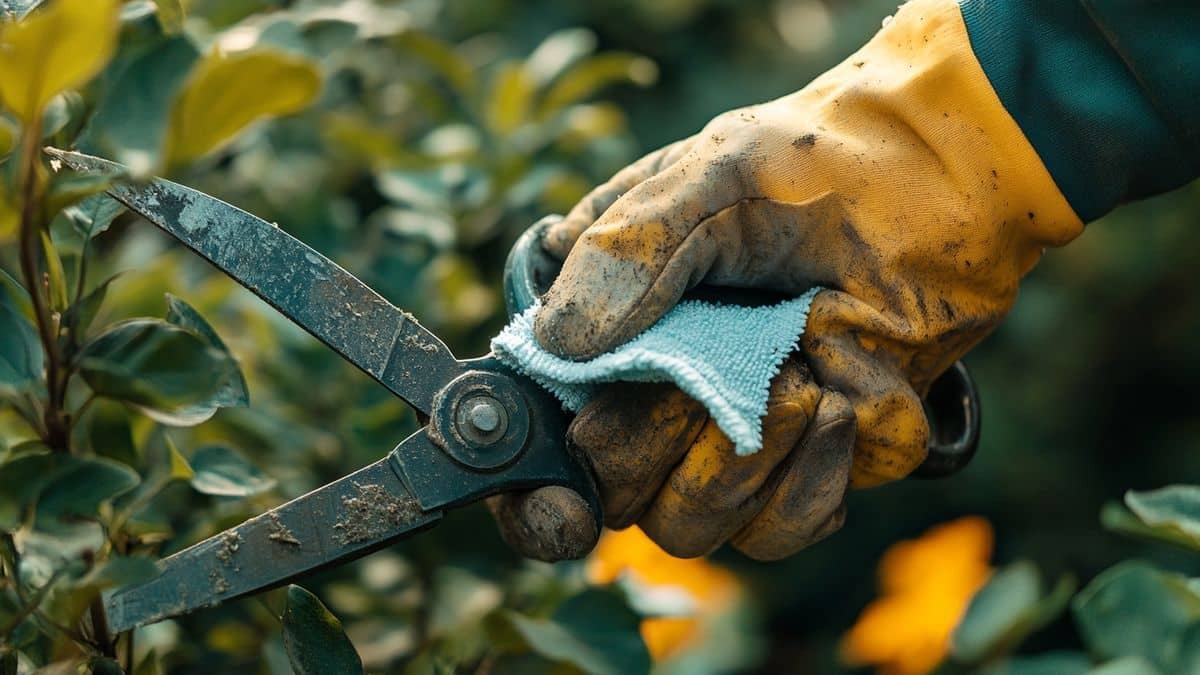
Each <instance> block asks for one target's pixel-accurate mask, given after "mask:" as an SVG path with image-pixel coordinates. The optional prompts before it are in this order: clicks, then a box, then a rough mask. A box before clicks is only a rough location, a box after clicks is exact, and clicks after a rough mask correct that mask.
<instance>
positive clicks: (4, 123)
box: [0, 115, 20, 158]
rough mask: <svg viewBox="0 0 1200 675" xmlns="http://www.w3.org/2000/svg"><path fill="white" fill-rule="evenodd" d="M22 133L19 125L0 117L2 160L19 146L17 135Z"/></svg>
mask: <svg viewBox="0 0 1200 675" xmlns="http://www.w3.org/2000/svg"><path fill="white" fill-rule="evenodd" d="M18 133H20V132H19V131H18V129H17V125H16V124H14V123H13V122H12V121H11V120H9V119H8V118H7V117H5V116H3V115H0V158H3V157H4V156H5V155H7V154H9V153H10V152H12V151H13V148H15V147H16V145H17V135H18Z"/></svg>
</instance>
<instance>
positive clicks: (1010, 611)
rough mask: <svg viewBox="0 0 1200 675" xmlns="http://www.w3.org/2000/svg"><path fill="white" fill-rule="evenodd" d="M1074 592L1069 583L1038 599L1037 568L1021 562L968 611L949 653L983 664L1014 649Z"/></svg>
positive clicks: (1064, 581) (997, 576)
mask: <svg viewBox="0 0 1200 675" xmlns="http://www.w3.org/2000/svg"><path fill="white" fill-rule="evenodd" d="M1074 592H1075V582H1074V581H1073V580H1072V579H1070V578H1065V577H1064V578H1063V579H1061V580H1059V582H1058V584H1057V585H1056V586H1055V587H1054V590H1053V591H1051V593H1050V594H1049V595H1048V596H1046V597H1043V596H1042V578H1041V574H1040V573H1039V572H1038V569H1037V567H1035V566H1034V565H1033V563H1031V562H1028V561H1020V562H1016V563H1013V564H1012V565H1009V566H1008V567H1005V568H1004V569H1002V570H1000V571H999V572H996V573H995V574H994V575H993V576H992V578H991V579H990V580H989V581H988V583H987V585H986V586H984V587H983V588H982V589H980V591H979V592H978V593H976V594H975V597H974V598H972V599H971V604H970V605H969V606H968V607H967V612H966V614H965V615H964V616H963V618H962V621H960V622H959V624H958V627H957V628H956V629H955V631H954V635H953V638H952V642H951V652H952V654H953V656H954V658H955V659H956V660H958V661H961V662H965V663H983V662H986V661H990V660H992V659H994V658H996V657H997V656H1000V655H1003V654H1006V653H1009V652H1011V651H1012V650H1014V649H1016V647H1017V645H1019V644H1020V643H1021V641H1022V640H1024V639H1025V638H1026V637H1027V636H1028V635H1029V634H1030V633H1032V632H1034V631H1035V630H1037V629H1038V628H1041V627H1042V626H1044V625H1046V624H1047V623H1049V622H1050V621H1051V620H1053V619H1054V618H1055V617H1056V616H1058V615H1059V614H1060V613H1062V611H1063V610H1064V609H1065V608H1066V606H1067V604H1068V603H1069V602H1070V600H1071V594H1072V593H1074Z"/></svg>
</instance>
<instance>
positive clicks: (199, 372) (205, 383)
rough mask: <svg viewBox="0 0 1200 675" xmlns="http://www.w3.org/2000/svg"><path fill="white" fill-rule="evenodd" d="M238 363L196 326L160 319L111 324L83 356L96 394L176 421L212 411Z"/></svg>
mask: <svg viewBox="0 0 1200 675" xmlns="http://www.w3.org/2000/svg"><path fill="white" fill-rule="evenodd" d="M236 367H237V364H236V363H234V362H233V361H232V359H230V358H228V357H227V356H226V355H224V354H221V353H220V352H219V351H217V350H216V349H213V348H212V347H210V346H209V345H208V343H207V342H206V341H205V340H204V339H203V338H201V337H199V336H197V335H196V334H195V333H193V332H192V331H189V330H186V329H184V328H180V327H179V326H176V325H173V324H170V323H167V322H165V321H159V320H156V319H135V320H132V321H125V322H121V323H118V324H115V325H113V326H110V327H109V328H108V329H107V330H105V331H104V332H103V333H101V334H100V335H98V336H96V337H95V338H94V339H93V340H91V341H90V342H88V343H87V344H86V345H85V346H84V347H83V349H82V350H81V352H80V356H79V372H80V374H81V375H82V376H83V379H84V380H85V381H86V382H87V383H88V386H90V387H91V388H92V390H93V391H94V392H96V394H98V395H100V396H104V397H106V398H111V399H115V400H118V401H124V402H125V403H129V404H131V405H133V406H135V407H137V408H138V409H139V410H141V411H142V412H143V413H144V414H146V415H147V416H149V417H151V418H152V419H155V420H157V421H159V422H161V423H163V424H167V425H172V426H190V425H195V424H199V423H200V422H203V421H204V420H206V419H208V418H210V417H212V415H213V413H215V412H216V410H217V408H218V407H220V406H219V403H218V401H217V398H218V397H219V396H220V395H221V392H222V391H223V387H224V385H225V383H226V382H227V381H228V380H229V378H230V377H231V375H230V371H231V370H233V369H235V368H236Z"/></svg>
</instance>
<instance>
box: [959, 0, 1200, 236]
mask: <svg viewBox="0 0 1200 675" xmlns="http://www.w3.org/2000/svg"><path fill="white" fill-rule="evenodd" d="M959 5H960V7H961V9H962V14H963V20H964V22H965V23H966V26H967V33H968V35H969V36H970V40H971V48H972V49H973V50H974V52H975V56H976V58H977V59H978V60H979V63H980V65H981V66H982V67H983V71H984V73H985V74H986V75H987V77H988V80H989V81H990V82H991V84H992V87H993V88H994V89H995V91H996V93H997V94H998V95H999V97H1000V101H1001V102H1002V103H1003V104H1004V107H1005V109H1006V110H1007V111H1008V112H1009V114H1010V115H1012V117H1013V119H1015V120H1016V122H1017V125H1018V126H1020V127H1021V130H1022V131H1023V132H1024V133H1025V136H1026V138H1028V139H1029V141H1030V143H1031V144H1032V145H1033V147H1034V149H1035V150H1036V151H1037V153H1038V155H1039V156H1040V157H1041V158H1042V161H1043V162H1044V163H1045V165H1046V168H1047V170H1049V172H1050V175H1051V176H1052V177H1053V178H1054V181H1055V183H1057V185H1058V187H1059V189H1060V190H1062V192H1063V194H1064V195H1065V196H1066V198H1067V201H1069V202H1070V204H1071V206H1072V207H1073V208H1074V209H1075V212H1076V213H1077V214H1078V215H1079V217H1080V218H1081V219H1083V221H1084V222H1088V221H1091V220H1095V219H1096V218H1099V217H1100V216H1102V215H1104V214H1105V213H1108V212H1109V211H1111V210H1112V209H1113V208H1115V207H1116V206H1118V205H1120V204H1121V203H1123V202H1126V201H1129V200H1133V199H1139V198H1142V197H1148V196H1150V195H1155V194H1159V193H1162V192H1166V191H1168V190H1171V189H1172V188H1175V187H1178V186H1180V185H1183V184H1184V183H1187V182H1188V181H1190V180H1192V179H1194V178H1196V177H1197V176H1200V0H960V2H959Z"/></svg>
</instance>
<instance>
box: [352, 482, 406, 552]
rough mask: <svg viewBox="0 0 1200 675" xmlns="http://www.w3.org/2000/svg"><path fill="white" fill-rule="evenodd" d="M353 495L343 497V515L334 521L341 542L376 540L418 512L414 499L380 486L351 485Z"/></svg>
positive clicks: (371, 484)
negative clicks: (397, 494)
mask: <svg viewBox="0 0 1200 675" xmlns="http://www.w3.org/2000/svg"><path fill="white" fill-rule="evenodd" d="M354 490H355V492H356V494H355V495H354V496H349V495H347V496H344V497H342V514H341V515H342V518H341V520H339V521H338V522H337V523H335V524H334V526H333V528H334V529H335V530H337V531H338V536H339V539H340V540H341V543H342V544H343V545H348V544H356V543H358V542H360V541H366V540H369V539H378V538H379V537H382V536H385V535H387V534H388V533H389V532H391V531H392V530H393V529H394V528H395V526H397V525H403V524H404V523H406V522H408V521H410V520H412V519H413V518H414V517H415V516H417V515H418V514H419V513H420V512H421V507H420V506H419V505H418V504H417V502H416V500H414V499H413V498H412V497H408V496H407V495H405V496H403V497H399V496H396V495H393V494H391V493H390V492H388V491H387V490H385V489H384V488H383V486H382V485H375V484H373V483H368V484H366V485H361V484H359V483H355V484H354Z"/></svg>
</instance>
